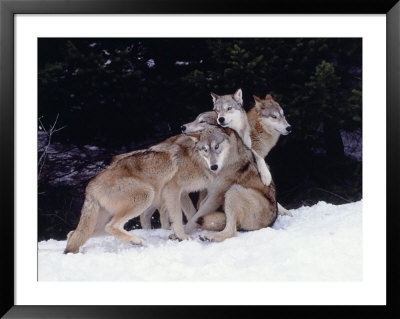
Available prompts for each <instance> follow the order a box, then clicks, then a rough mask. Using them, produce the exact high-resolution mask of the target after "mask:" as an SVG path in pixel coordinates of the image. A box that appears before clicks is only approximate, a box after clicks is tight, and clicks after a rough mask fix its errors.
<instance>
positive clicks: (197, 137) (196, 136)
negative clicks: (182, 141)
mask: <svg viewBox="0 0 400 319" xmlns="http://www.w3.org/2000/svg"><path fill="white" fill-rule="evenodd" d="M186 136H189V137H190V138H191V139H192V140H193V141H195V142H196V143H197V142H198V141H200V132H191V133H187V134H186Z"/></svg>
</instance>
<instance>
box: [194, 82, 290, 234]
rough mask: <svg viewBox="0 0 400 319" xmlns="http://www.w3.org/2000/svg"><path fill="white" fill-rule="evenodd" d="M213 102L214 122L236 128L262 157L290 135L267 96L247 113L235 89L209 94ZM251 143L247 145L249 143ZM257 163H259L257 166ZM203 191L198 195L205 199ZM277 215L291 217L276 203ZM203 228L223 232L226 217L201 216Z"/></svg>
mask: <svg viewBox="0 0 400 319" xmlns="http://www.w3.org/2000/svg"><path fill="white" fill-rule="evenodd" d="M211 97H212V99H213V103H214V110H215V111H216V112H217V114H218V117H217V120H218V122H219V124H220V125H221V118H223V120H222V125H223V126H225V127H231V128H233V129H235V130H236V131H237V132H238V133H239V135H240V136H242V134H243V135H244V136H243V140H244V141H247V142H246V144H247V145H251V147H252V149H253V150H254V151H255V152H256V153H257V154H258V155H259V157H258V158H257V159H258V161H260V159H261V160H262V161H264V160H263V159H262V158H264V157H265V156H267V155H268V153H269V151H270V150H271V149H272V148H273V147H274V146H275V145H276V143H277V142H278V139H279V137H280V135H287V134H289V133H290V132H291V126H290V125H289V123H288V122H287V121H286V118H285V116H284V112H283V109H282V108H281V106H280V105H279V103H278V102H276V101H275V100H274V99H273V98H272V96H271V95H270V94H267V95H266V96H265V99H264V100H263V99H260V98H259V97H257V96H255V95H254V96H253V97H254V101H255V106H254V107H253V108H251V109H250V110H249V112H247V115H246V117H245V116H244V115H243V114H246V113H245V111H244V109H243V101H242V93H241V90H240V89H239V90H237V91H236V92H235V93H234V94H233V95H224V96H219V95H217V94H215V93H211ZM249 140H250V142H249ZM259 163H260V162H258V164H259ZM203 193H204V192H202V193H201V195H203V196H204V194H203ZM278 214H279V215H290V216H291V213H290V212H289V211H288V210H286V209H285V208H284V207H282V206H281V205H280V204H279V203H278ZM199 222H200V224H201V228H202V229H208V230H222V229H223V227H224V225H225V215H224V213H221V212H214V213H211V214H208V215H206V216H204V217H203V218H202V219H201V220H200V221H199Z"/></svg>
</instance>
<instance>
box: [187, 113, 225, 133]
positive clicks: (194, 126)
mask: <svg viewBox="0 0 400 319" xmlns="http://www.w3.org/2000/svg"><path fill="white" fill-rule="evenodd" d="M216 125H218V124H217V113H215V112H214V111H210V112H204V113H201V114H199V115H198V116H197V117H196V119H195V120H194V121H193V122H190V123H186V124H183V125H182V126H181V130H182V133H191V132H199V131H203V130H204V129H206V128H208V127H213V126H216Z"/></svg>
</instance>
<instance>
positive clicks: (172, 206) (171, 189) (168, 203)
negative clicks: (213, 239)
mask: <svg viewBox="0 0 400 319" xmlns="http://www.w3.org/2000/svg"><path fill="white" fill-rule="evenodd" d="M162 199H163V200H164V205H165V208H166V209H167V211H168V214H169V218H170V220H171V222H172V230H173V231H174V233H173V234H172V235H171V236H170V239H178V240H184V239H189V238H190V237H189V236H188V235H186V234H185V231H184V230H183V224H182V209H181V194H180V187H179V186H178V185H176V184H175V183H172V182H171V183H169V184H168V185H166V186H165V187H164V189H163V194H162Z"/></svg>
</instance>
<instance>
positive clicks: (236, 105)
mask: <svg viewBox="0 0 400 319" xmlns="http://www.w3.org/2000/svg"><path fill="white" fill-rule="evenodd" d="M211 97H212V99H213V102H214V111H215V112H217V114H218V119H217V121H218V124H219V125H221V126H222V127H231V128H235V127H236V126H237V125H239V126H240V122H241V121H242V116H243V114H246V111H245V110H244V108H243V98H242V90H241V89H238V90H237V91H236V92H235V93H234V94H228V95H222V96H219V95H217V94H215V93H212V92H211ZM236 124H237V125H236Z"/></svg>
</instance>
